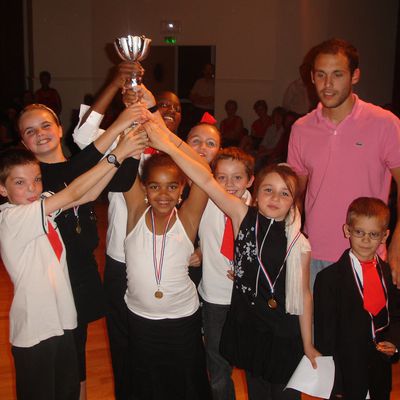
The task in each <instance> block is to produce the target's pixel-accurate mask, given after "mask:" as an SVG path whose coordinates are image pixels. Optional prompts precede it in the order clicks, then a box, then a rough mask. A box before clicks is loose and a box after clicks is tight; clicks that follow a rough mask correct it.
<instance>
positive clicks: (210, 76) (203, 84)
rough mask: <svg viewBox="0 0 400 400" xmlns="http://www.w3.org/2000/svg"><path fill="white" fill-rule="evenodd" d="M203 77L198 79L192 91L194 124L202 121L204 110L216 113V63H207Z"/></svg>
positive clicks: (212, 113)
mask: <svg viewBox="0 0 400 400" xmlns="http://www.w3.org/2000/svg"><path fill="white" fill-rule="evenodd" d="M202 75H203V77H202V78H199V79H197V81H196V82H195V83H194V85H193V88H192V90H191V91H190V95H189V97H190V101H191V102H192V104H193V108H194V109H193V116H192V117H193V118H192V123H193V125H195V124H197V123H199V122H200V120H201V117H202V116H203V114H204V112H206V111H207V112H209V113H210V114H211V115H214V96H215V80H214V65H213V64H206V65H204V67H203V70H202Z"/></svg>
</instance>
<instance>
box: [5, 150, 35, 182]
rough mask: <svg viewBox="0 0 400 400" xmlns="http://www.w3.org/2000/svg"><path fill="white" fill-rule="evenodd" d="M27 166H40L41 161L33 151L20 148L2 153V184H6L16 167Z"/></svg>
mask: <svg viewBox="0 0 400 400" xmlns="http://www.w3.org/2000/svg"><path fill="white" fill-rule="evenodd" d="M27 164H37V165H39V160H38V159H37V158H36V157H35V155H34V154H33V153H32V152H31V151H29V150H27V149H24V148H20V147H18V148H10V149H7V150H4V151H2V152H1V153H0V183H1V184H4V183H5V182H6V180H7V178H8V176H9V175H10V171H11V170H12V169H13V168H14V167H16V166H18V165H27Z"/></svg>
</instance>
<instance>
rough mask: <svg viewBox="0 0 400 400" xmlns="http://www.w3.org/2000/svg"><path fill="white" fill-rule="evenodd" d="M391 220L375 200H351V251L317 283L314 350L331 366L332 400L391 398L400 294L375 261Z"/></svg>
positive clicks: (387, 270) (348, 230)
mask: <svg viewBox="0 0 400 400" xmlns="http://www.w3.org/2000/svg"><path fill="white" fill-rule="evenodd" d="M389 214H390V213H389V209H388V207H387V206H386V204H385V203H384V202H383V201H381V200H379V199H375V198H368V197H360V198H358V199H356V200H354V201H353V202H352V203H351V204H350V206H349V209H348V211H347V217H346V224H345V225H344V234H345V236H346V237H347V238H348V239H349V240H350V245H351V248H350V249H348V250H346V251H345V252H344V253H343V255H342V256H341V258H340V259H339V261H337V262H336V263H335V264H333V265H331V266H330V267H328V268H326V269H325V270H323V271H321V272H320V273H319V274H318V275H317V279H316V281H315V286H314V319H315V321H314V325H315V346H316V348H317V349H318V350H319V351H320V352H321V353H322V354H323V355H326V356H328V355H331V356H333V359H334V362H335V383H334V387H333V390H332V394H331V398H336V397H342V398H344V399H349V400H364V399H366V397H367V393H368V391H369V394H370V398H371V400H378V399H379V400H381V399H382V400H389V398H390V391H391V380H392V372H391V362H392V361H393V360H394V359H395V358H396V356H398V346H399V344H400V343H399V340H400V337H399V334H397V335H396V334H395V330H396V329H398V326H399V321H398V320H396V319H395V318H392V315H394V312H393V311H394V309H395V308H398V307H399V306H400V291H399V290H398V289H396V287H395V286H394V285H393V283H392V279H391V273H390V267H389V265H388V264H387V263H385V262H384V261H382V259H381V258H380V257H379V256H378V255H377V250H378V248H379V246H380V245H381V244H384V243H385V242H386V239H387V237H388V235H389V230H388V229H387V227H388V223H389ZM397 315H398V314H397Z"/></svg>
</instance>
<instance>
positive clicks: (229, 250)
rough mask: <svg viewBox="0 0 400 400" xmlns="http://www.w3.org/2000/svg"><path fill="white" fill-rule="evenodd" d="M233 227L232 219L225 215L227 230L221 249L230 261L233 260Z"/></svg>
mask: <svg viewBox="0 0 400 400" xmlns="http://www.w3.org/2000/svg"><path fill="white" fill-rule="evenodd" d="M233 245H234V238H233V227H232V220H231V219H230V218H229V217H227V216H225V230H224V236H223V237H222V243H221V249H220V252H221V254H223V255H224V256H225V257H226V258H227V259H228V260H229V261H233Z"/></svg>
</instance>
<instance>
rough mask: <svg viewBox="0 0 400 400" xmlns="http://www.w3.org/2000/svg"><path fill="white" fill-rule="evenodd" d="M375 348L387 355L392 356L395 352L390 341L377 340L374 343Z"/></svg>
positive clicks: (394, 347)
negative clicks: (377, 341) (376, 342)
mask: <svg viewBox="0 0 400 400" xmlns="http://www.w3.org/2000/svg"><path fill="white" fill-rule="evenodd" d="M376 349H377V350H378V351H380V352H381V353H383V354H386V355H387V356H389V357H392V356H393V355H394V354H395V353H396V346H395V345H394V344H393V343H390V342H379V343H378V344H377V345H376Z"/></svg>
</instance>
